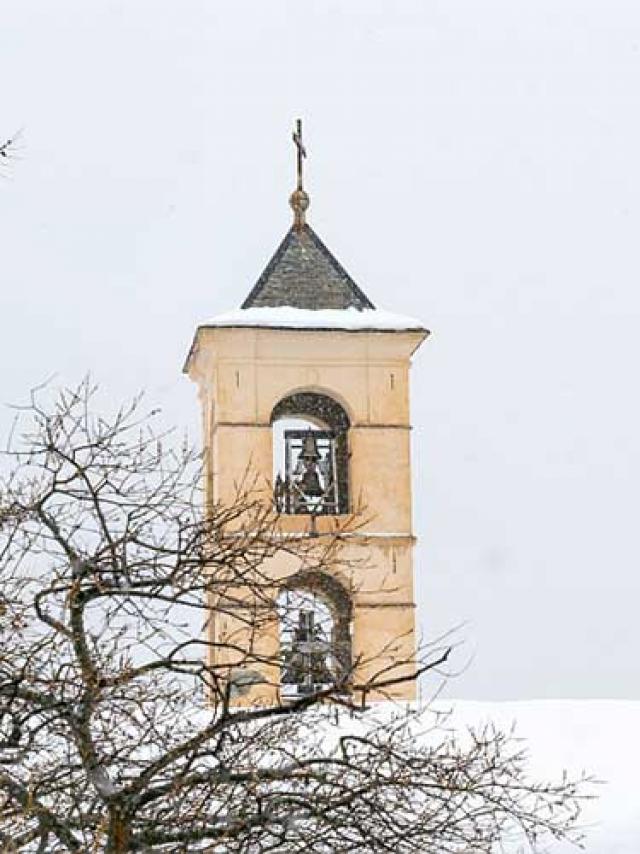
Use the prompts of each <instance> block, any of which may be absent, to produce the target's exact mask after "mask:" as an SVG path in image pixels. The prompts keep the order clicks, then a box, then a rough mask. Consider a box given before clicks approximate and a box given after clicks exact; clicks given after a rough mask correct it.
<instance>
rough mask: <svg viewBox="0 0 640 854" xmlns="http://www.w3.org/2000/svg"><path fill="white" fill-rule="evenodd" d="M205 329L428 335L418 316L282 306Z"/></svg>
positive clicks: (246, 311) (237, 313)
mask: <svg viewBox="0 0 640 854" xmlns="http://www.w3.org/2000/svg"><path fill="white" fill-rule="evenodd" d="M203 325H204V326H251V327H253V326H264V327H268V328H275V329H346V330H349V331H358V330H360V331H365V330H371V331H374V332H378V331H381V332H384V331H391V332H402V331H406V330H415V331H421V332H426V331H427V330H426V329H425V326H424V324H423V323H421V322H420V321H419V320H416V318H415V317H406V316H404V315H402V314H392V313H391V312H390V311H383V310H382V309H379V308H374V309H371V308H365V309H362V310H361V311H360V310H358V309H357V308H345V309H322V310H318V311H314V310H312V309H308V308H293V307H291V306H288V305H285V306H278V307H274V308H271V307H268V308H238V309H235V310H234V311H227V312H225V313H224V314H218V315H216V317H214V318H213V319H212V320H210V321H209V322H208V323H205V324H203Z"/></svg>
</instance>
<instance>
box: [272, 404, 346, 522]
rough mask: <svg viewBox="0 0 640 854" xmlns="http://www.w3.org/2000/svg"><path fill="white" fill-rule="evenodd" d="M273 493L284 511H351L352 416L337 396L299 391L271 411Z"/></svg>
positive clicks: (321, 512) (320, 513)
mask: <svg viewBox="0 0 640 854" xmlns="http://www.w3.org/2000/svg"><path fill="white" fill-rule="evenodd" d="M271 424H272V425H273V465H274V497H275V503H276V507H277V509H278V510H279V512H281V513H287V514H311V515H314V516H318V515H327V514H333V515H335V514H339V513H348V511H349V466H348V462H349V450H348V448H349V446H348V431H349V417H348V415H347V413H346V412H345V410H344V409H343V408H342V406H340V404H339V403H337V402H336V401H335V400H333V399H332V398H330V397H328V396H327V395H324V394H319V393H317V392H298V393H296V394H291V395H289V396H288V397H285V398H283V399H282V400H281V401H280V402H279V403H277V404H276V406H275V407H274V409H273V412H272V413H271Z"/></svg>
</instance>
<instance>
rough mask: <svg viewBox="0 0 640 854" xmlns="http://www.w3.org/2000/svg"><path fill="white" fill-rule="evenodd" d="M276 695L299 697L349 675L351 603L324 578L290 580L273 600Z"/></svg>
mask: <svg viewBox="0 0 640 854" xmlns="http://www.w3.org/2000/svg"><path fill="white" fill-rule="evenodd" d="M277 608H278V621H279V628H280V661H281V678H280V683H281V691H282V694H283V696H285V697H299V696H304V695H306V694H312V693H315V692H317V691H321V690H323V689H324V688H327V687H330V686H331V685H335V684H336V683H338V684H341V685H343V686H344V684H345V682H346V681H348V677H349V675H350V671H351V633H350V622H351V600H350V598H349V596H348V594H347V593H346V591H345V590H344V588H343V587H342V585H341V584H340V583H339V582H337V581H336V580H335V579H333V578H331V577H330V576H329V575H325V574H324V573H319V572H316V573H306V574H300V575H298V576H296V577H294V578H293V579H290V581H289V583H288V584H287V585H286V587H285V588H284V589H283V590H282V591H281V593H280V595H279V596H278V602H277Z"/></svg>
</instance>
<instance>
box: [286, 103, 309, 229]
mask: <svg viewBox="0 0 640 854" xmlns="http://www.w3.org/2000/svg"><path fill="white" fill-rule="evenodd" d="M292 138H293V141H294V143H295V146H296V154H297V161H298V163H297V165H298V182H297V185H296V189H295V190H294V192H293V193H292V194H291V198H290V199H289V204H290V205H291V207H292V208H293V217H294V218H293V225H294V228H296V229H298V230H301V229H302V228H303V227H304V224H305V216H304V215H305V211H306V210H307V208H308V207H309V196H308V195H307V194H306V193H305V191H304V188H303V182H302V166H303V160H304V158H305V157H306V156H307V151H306V149H305V147H304V145H303V143H302V120H301V119H298V120H297V121H296V127H295V130H294V131H293V134H292Z"/></svg>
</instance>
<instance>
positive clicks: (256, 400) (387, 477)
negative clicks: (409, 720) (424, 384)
mask: <svg viewBox="0 0 640 854" xmlns="http://www.w3.org/2000/svg"><path fill="white" fill-rule="evenodd" d="M425 337H426V333H425V332H421V331H402V332H368V331H358V332H347V331H339V330H297V329H296V330H282V329H269V328H242V329H241V328H216V327H201V328H200V329H199V330H198V332H197V334H196V338H195V341H194V346H193V348H192V352H191V354H190V357H189V360H188V365H187V371H188V374H189V376H190V377H191V378H192V379H193V380H194V381H195V382H196V383H197V385H198V388H199V396H200V401H201V405H202V414H203V432H204V444H205V476H206V483H207V491H208V496H209V498H211V499H212V500H214V501H221V502H229V501H231V500H232V499H233V497H234V495H235V494H236V492H237V489H238V487H239V485H240V484H242V483H247V479H250V481H251V483H252V484H253V485H254V486H255V487H257V488H258V489H259V490H262V494H263V495H264V498H265V500H267V501H270V500H271V481H272V472H273V444H272V429H271V423H270V418H271V413H272V411H273V408H274V406H275V405H276V404H277V403H278V402H279V401H280V400H281V399H282V398H284V397H286V396H288V395H290V394H292V393H294V392H297V391H317V392H320V393H324V394H326V395H328V396H330V397H333V398H334V399H335V400H336V401H337V402H338V403H340V404H341V405H342V406H343V408H344V409H345V410H346V412H347V413H348V415H349V419H350V422H351V429H350V430H349V452H350V462H349V465H350V469H349V480H350V507H351V509H352V510H355V509H357V510H358V517H357V520H356V523H357V530H356V531H355V532H354V533H353V534H352V535H350V536H349V537H348V538H347V539H346V540H345V543H344V545H343V546H342V548H341V558H340V565H341V566H340V569H339V570H337V569H335V568H333V567H331V566H329V567H326V571H327V572H329V573H332V572H339V573H340V574H341V576H342V577H343V580H344V581H345V582H346V584H348V586H349V589H350V594H351V596H352V601H353V604H354V612H353V621H352V627H351V634H352V644H353V653H354V660H359V661H361V662H362V663H361V664H360V670H359V672H358V673H357V674H356V676H357V678H362V679H364V678H366V677H367V676H369V675H371V674H372V673H373V672H375V671H376V669H378V668H382V667H392V666H393V663H394V661H400V660H406V659H407V658H411V657H412V656H413V653H414V650H415V603H414V592H413V557H412V556H413V544H414V540H413V532H412V518H411V460H410V415H409V367H410V359H411V355H412V354H413V352H414V351H415V350H416V348H417V347H418V346H419V345H420V343H421V342H422V341H423V340H424V338H425ZM332 522H333V520H332V519H330V518H323V517H320V518H319V519H318V530H319V531H320V532H322V531H323V530H328V529H330V527H331V525H332ZM308 526H309V518H308V517H305V516H289V517H284V518H283V520H282V527H283V528H284V529H285V530H289V531H292V532H293V531H306V530H307V529H308ZM345 567H346V568H345ZM291 569H292V567H288V566H286V562H284V563H283V562H282V560H276V561H273V567H272V568H270V569H269V572H271V573H272V575H273V577H274V580H277V578H278V577H282V573H286V572H288V571H291ZM293 569H295V567H293ZM345 573H346V575H347V576H348V578H346V579H345V578H344V576H345ZM219 622H221V621H219ZM222 622H224V624H225V625H224V628H222V627H221V626H218V627H217V628H216V629H212V631H224V632H226V633H227V634H229V633H231V634H234V633H235V634H234V636H235V637H240V636H241V635H242V630H241V629H240V628H239V624H238V623H237V621H236V623H235V624H234V618H233V616H228V617H227V618H225V619H224V620H223V621H222ZM240 622H242V621H240ZM262 634H263V637H261V638H253V639H252V640H251V643H254V644H259V645H260V646H261V647H264V649H265V650H270V651H273V649H274V644H275V645H276V648H277V625H276V624H275V621H273V620H272V621H271V623H269V622H268V621H267V623H265V626H264V628H263V632H262ZM212 637H213V636H212ZM246 637H247V636H246V631H245V639H246ZM246 642H249V641H246ZM270 680H271V681H274V682H277V676H274V674H270ZM414 692H415V686H414V684H413V683H412V682H406V683H404V684H403V685H401V686H398V687H394V688H392V689H390V693H391V694H392V695H393V696H396V697H398V698H401V699H412V698H413V696H414ZM252 698H253V699H255V698H256V696H255V694H254V695H252Z"/></svg>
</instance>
